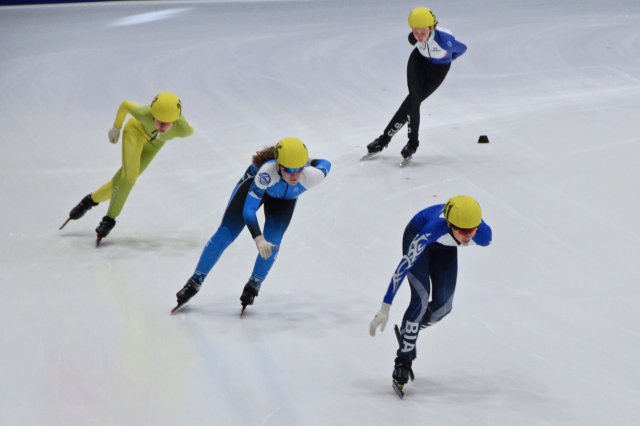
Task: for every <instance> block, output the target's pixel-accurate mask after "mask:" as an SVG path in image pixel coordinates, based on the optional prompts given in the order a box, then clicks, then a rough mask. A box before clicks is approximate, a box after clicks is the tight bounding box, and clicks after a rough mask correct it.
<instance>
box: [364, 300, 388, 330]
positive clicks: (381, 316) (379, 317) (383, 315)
mask: <svg viewBox="0 0 640 426" xmlns="http://www.w3.org/2000/svg"><path fill="white" fill-rule="evenodd" d="M389 308H391V305H390V304H388V303H384V302H383V303H382V306H380V312H378V313H377V314H376V315H375V316H374V317H373V319H372V320H371V322H370V323H369V334H370V335H372V336H375V335H376V328H378V326H380V332H383V331H384V328H385V326H386V325H387V321H389Z"/></svg>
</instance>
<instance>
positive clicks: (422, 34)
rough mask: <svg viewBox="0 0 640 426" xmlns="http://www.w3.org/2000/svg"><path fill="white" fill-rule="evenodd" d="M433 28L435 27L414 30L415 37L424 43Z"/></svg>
mask: <svg viewBox="0 0 640 426" xmlns="http://www.w3.org/2000/svg"><path fill="white" fill-rule="evenodd" d="M432 28H433V27H422V28H413V36H414V37H415V38H416V40H418V41H419V42H420V43H424V42H425V41H427V39H428V38H429V36H430V35H431V31H432Z"/></svg>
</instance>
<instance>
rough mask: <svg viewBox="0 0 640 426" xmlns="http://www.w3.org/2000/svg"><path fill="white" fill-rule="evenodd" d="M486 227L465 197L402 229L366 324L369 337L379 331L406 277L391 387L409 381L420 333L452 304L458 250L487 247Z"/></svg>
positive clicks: (424, 212) (399, 388)
mask: <svg viewBox="0 0 640 426" xmlns="http://www.w3.org/2000/svg"><path fill="white" fill-rule="evenodd" d="M490 243H491V228H490V227H489V225H487V224H486V223H485V222H484V221H483V220H482V211H481V209H480V205H479V204H478V203H477V202H476V200H474V199H473V198H472V197H470V196H468V195H458V196H455V197H452V198H450V199H449V200H448V201H447V202H446V203H445V204H438V205H435V206H431V207H428V208H426V209H424V210H422V211H420V212H418V213H417V214H416V215H415V216H414V217H413V218H412V219H411V221H410V222H409V224H408V225H407V227H406V229H405V231H404V235H403V238H402V252H403V256H402V259H401V260H400V263H399V264H398V267H397V268H396V270H395V272H394V273H393V276H392V278H391V282H390V284H389V287H388V288H387V292H386V294H385V296H384V299H383V302H382V306H381V308H380V311H379V312H378V313H377V314H376V315H375V316H374V318H373V320H371V323H370V324H369V334H371V336H374V335H375V333H376V329H377V328H378V327H380V331H383V330H384V328H385V326H386V324H387V321H388V319H389V309H390V308H391V303H392V302H393V298H394V297H395V295H396V292H397V291H398V289H399V288H400V284H402V281H403V280H404V278H405V277H406V276H408V281H409V285H410V289H411V301H410V302H409V306H408V307H407V309H406V311H405V313H404V317H403V318H402V326H401V327H400V329H399V330H398V336H397V337H398V344H399V347H398V351H397V352H396V359H395V366H394V370H393V380H394V385H395V386H394V387H395V388H396V391H397V392H399V395H400V396H402V394H401V392H402V387H403V386H404V385H405V384H406V383H407V381H408V380H409V378H411V379H413V371H412V369H411V364H412V361H413V359H414V358H415V356H416V341H417V339H418V332H419V331H420V329H422V328H425V327H428V326H430V325H432V324H435V323H436V322H438V321H440V320H441V319H442V318H444V317H445V316H446V315H447V314H448V313H449V312H451V308H452V306H453V296H454V293H455V289H456V278H457V275H458V247H461V246H468V245H480V246H488V245H489V244H490Z"/></svg>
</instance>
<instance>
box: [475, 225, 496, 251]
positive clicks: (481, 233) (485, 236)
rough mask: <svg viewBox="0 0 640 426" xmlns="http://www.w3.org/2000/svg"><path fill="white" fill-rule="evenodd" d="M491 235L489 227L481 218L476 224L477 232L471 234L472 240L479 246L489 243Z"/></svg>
mask: <svg viewBox="0 0 640 426" xmlns="http://www.w3.org/2000/svg"><path fill="white" fill-rule="evenodd" d="M491 237H492V232H491V228H490V227H489V225H487V224H486V223H485V222H484V220H483V221H482V222H481V223H480V226H478V232H476V235H474V236H473V242H474V243H476V244H477V245H479V246H483V247H486V246H488V245H489V244H491Z"/></svg>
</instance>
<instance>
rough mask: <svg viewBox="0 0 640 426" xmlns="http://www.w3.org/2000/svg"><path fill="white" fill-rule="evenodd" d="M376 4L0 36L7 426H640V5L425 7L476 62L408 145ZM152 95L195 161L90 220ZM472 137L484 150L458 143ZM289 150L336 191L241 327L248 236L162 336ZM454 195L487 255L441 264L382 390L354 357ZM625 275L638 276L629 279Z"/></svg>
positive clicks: (28, 25) (22, 20) (161, 160)
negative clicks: (441, 281) (263, 169)
mask: <svg viewBox="0 0 640 426" xmlns="http://www.w3.org/2000/svg"><path fill="white" fill-rule="evenodd" d="M420 4H421V3H420V2H416V1H395V0H394V1H389V0H350V1H345V0H343V1H283V2H278V1H259V2H233V1H230V2H220V1H216V2H203V1H200V2H186V1H185V2H169V1H166V2H138V3H127V2H113V3H100V4H76V5H57V6H22V7H3V8H0V53H1V55H0V131H1V133H0V134H1V136H0V137H1V144H0V147H1V155H0V173H1V174H0V176H1V179H0V191H1V196H2V210H1V211H2V218H1V220H0V250H1V257H0V262H1V266H2V271H1V275H0V277H1V293H0V315H1V318H2V319H1V323H2V324H1V327H0V330H1V331H0V358H1V359H2V362H1V363H0V378H1V382H0V383H1V384H0V423H2V424H3V425H94V424H95V425H133V424H135V425H174V424H189V425H205V424H206V425H417V424H420V425H423V424H424V425H454V426H455V425H525V424H526V425H608V424H616V425H637V424H640V405H638V400H639V399H640V314H639V312H638V305H639V303H640V283H639V281H640V273H639V272H638V262H639V260H638V259H639V256H638V253H637V252H636V251H635V250H636V249H637V246H638V239H639V238H640V223H639V221H640V199H639V198H640V197H639V193H640V191H639V190H638V188H637V186H638V182H640V126H639V123H640V115H639V113H640V31H639V30H638V29H639V28H640V2H638V1H637V0H610V1H609V2H606V3H603V2H602V1H595V0H560V1H551V0H535V1H533V0H532V1H525V0H521V1H505V0H487V1H472V0H449V1H444V0H432V1H430V2H428V4H426V5H428V6H430V7H432V8H433V9H434V10H435V12H436V13H437V15H438V18H439V20H440V24H441V25H442V26H443V27H446V28H449V29H450V30H452V31H453V32H454V34H455V35H456V36H457V37H458V38H459V39H460V40H461V41H463V42H465V43H466V44H467V45H468V46H469V50H468V52H467V54H466V55H464V56H463V57H462V58H460V60H458V61H456V62H455V63H454V64H453V67H452V69H451V72H450V73H449V75H448V77H447V79H446V81H445V82H444V84H443V85H442V86H441V87H440V89H439V90H438V91H437V92H436V93H435V94H434V95H433V96H432V97H430V98H429V99H428V100H427V101H426V102H425V103H424V104H423V106H422V128H421V129H420V140H421V145H420V149H419V151H418V153H417V154H416V155H415V157H414V161H413V163H412V164H410V165H409V166H408V167H406V168H404V169H400V168H399V167H398V163H399V160H400V155H399V152H400V149H401V148H402V145H403V144H404V142H405V140H406V133H405V131H404V130H403V131H401V132H400V133H399V134H398V135H397V137H396V138H395V139H394V140H393V141H392V144H391V145H390V147H389V149H387V150H385V151H384V153H383V154H382V155H381V156H380V157H379V158H377V159H373V160H371V161H369V162H359V161H358V160H359V158H360V156H361V155H362V154H363V153H364V152H365V145H366V144H367V143H368V142H370V141H372V140H373V139H374V138H375V137H376V136H377V135H378V134H379V133H380V132H381V131H382V129H383V128H384V126H385V125H386V124H387V122H388V120H389V119H390V117H391V116H392V114H393V113H394V112H395V110H396V108H397V107H398V106H399V105H400V103H401V101H402V99H403V98H404V96H405V95H406V80H405V69H406V61H407V58H408V55H409V53H410V51H411V46H409V44H408V43H407V41H406V37H407V34H408V32H409V29H408V27H407V24H406V17H407V14H408V11H409V10H410V9H411V8H412V7H414V6H417V5H420ZM159 91H174V92H176V93H178V94H179V96H180V97H181V98H182V102H183V105H184V114H185V116H186V117H187V118H188V120H189V121H190V122H191V123H192V124H193V126H194V128H195V129H196V133H195V135H194V136H193V137H191V138H187V139H178V140H173V141H171V142H169V143H167V145H166V146H165V148H164V149H163V150H162V151H161V152H160V154H159V155H158V156H157V157H156V159H155V160H154V162H153V163H152V164H151V166H150V167H149V169H148V170H147V171H146V172H145V173H144V174H143V175H142V176H141V178H140V179H139V181H138V182H137V184H136V186H135V188H134V190H133V191H132V193H131V196H130V198H129V200H128V202H127V204H126V206H125V208H124V210H123V213H122V215H121V216H120V217H118V223H117V225H116V227H115V228H114V230H113V232H112V234H111V235H109V237H108V238H107V239H105V240H104V243H103V246H101V247H100V248H98V249H96V248H95V246H94V240H95V232H94V229H95V227H96V225H97V224H98V222H99V220H100V218H101V216H102V215H104V214H105V212H106V206H104V205H100V206H99V207H97V208H94V209H93V210H92V211H90V212H89V213H88V214H87V215H86V216H85V217H84V218H82V219H81V220H79V221H75V222H71V223H70V224H68V225H67V227H66V228H65V229H64V230H62V231H58V226H59V225H60V224H61V223H62V221H63V220H64V219H65V218H66V217H67V215H68V212H69V210H70V209H71V208H72V207H73V206H74V205H75V204H76V203H77V202H78V201H79V200H80V199H81V198H82V197H83V196H84V195H86V194H87V193H89V192H91V191H93V190H95V189H97V188H98V186H100V185H101V184H102V183H104V182H106V181H107V180H109V179H110V178H111V176H112V175H113V173H115V171H116V170H117V169H118V167H119V164H120V155H121V152H120V149H121V148H120V147H121V145H120V144H118V145H117V146H114V145H111V144H110V143H109V142H108V140H107V131H108V130H109V129H110V128H111V125H112V123H113V119H114V116H115V112H116V109H117V107H118V106H119V104H120V103H121V102H122V101H123V100H125V99H131V100H133V101H135V102H138V103H140V104H145V103H148V102H150V101H151V99H152V98H153V96H154V95H155V94H156V92H159ZM481 134H486V135H488V136H489V139H490V143H489V144H487V145H481V144H478V143H476V141H477V139H478V136H479V135H481ZM285 136H297V137H299V138H301V139H303V140H304V141H305V142H306V143H307V145H308V147H309V149H310V151H311V155H312V156H314V157H322V158H327V159H330V160H331V161H332V162H333V170H332V172H331V174H330V175H329V177H328V179H327V180H326V181H325V182H324V183H323V184H322V185H321V186H319V187H317V188H315V189H313V190H311V191H310V192H308V193H307V194H305V195H303V196H302V197H301V199H300V201H299V203H298V207H297V210H296V212H295V215H294V218H293V221H292V224H291V226H290V228H289V230H288V232H287V234H286V236H285V240H284V242H283V246H282V251H281V253H280V255H279V258H278V261H277V262H276V264H275V266H274V268H273V270H272V272H271V274H270V275H269V277H268V279H267V281H266V282H265V284H264V286H263V289H262V292H261V294H260V296H259V298H258V299H257V300H256V304H255V305H254V306H252V307H250V308H249V311H248V313H247V315H246V316H245V317H243V318H240V316H239V312H240V304H239V301H238V297H239V295H240V292H241V290H242V287H243V285H244V283H245V282H246V280H247V278H248V277H249V274H250V271H251V267H252V264H253V261H254V258H255V255H256V249H255V247H254V245H253V242H252V241H251V239H250V237H249V234H248V233H247V232H244V233H243V234H242V235H241V236H240V237H239V238H238V240H237V241H236V242H235V244H234V245H232V246H231V247H230V248H229V249H228V251H227V252H226V253H224V255H223V257H222V259H221V261H220V262H219V263H218V265H217V266H216V267H215V268H214V270H213V271H212V273H211V274H210V275H209V277H208V279H207V281H206V282H205V285H204V287H203V288H202V290H201V292H200V293H199V294H198V295H197V296H196V297H195V298H194V299H192V301H191V302H190V304H189V305H188V307H187V308H186V309H185V310H184V311H183V312H181V313H180V314H179V315H175V316H171V315H169V310H170V309H171V307H172V306H173V304H174V301H175V292H176V291H177V290H178V289H180V288H181V287H182V285H183V284H184V283H185V282H186V280H187V279H188V278H189V276H190V275H191V273H192V272H193V268H194V267H195V264H196V262H197V260H198V257H199V255H200V253H201V250H202V248H203V245H204V243H205V242H206V241H207V240H208V239H209V237H210V236H211V234H212V233H213V232H214V231H215V229H216V228H217V226H218V224H219V221H220V219H221V216H222V213H223V211H224V208H225V204H226V202H227V199H228V196H229V194H230V191H231V189H232V187H233V185H234V184H235V182H236V181H237V180H238V179H239V178H240V177H241V175H242V172H243V171H244V169H245V167H246V166H247V165H248V164H249V161H250V157H251V155H252V153H253V152H254V151H256V150H257V149H259V148H261V147H263V146H266V145H270V144H273V143H274V142H276V141H277V140H278V139H280V138H282V137H285ZM460 193H463V194H471V195H473V196H475V197H476V198H477V199H478V200H479V202H480V203H481V205H482V207H483V210H484V216H485V220H486V221H487V222H488V223H489V224H490V225H491V226H492V228H493V236H494V240H493V244H492V245H491V246H490V247H488V248H478V247H472V248H468V249H463V250H460V251H459V263H460V271H459V276H458V288H457V293H456V298H455V301H454V309H453V311H452V313H451V314H450V315H449V316H448V317H446V318H445V319H444V320H443V321H442V322H441V323H439V324H437V325H436V326H434V327H432V328H431V329H428V330H426V331H425V332H423V333H422V334H421V336H420V339H419V347H418V359H417V360H416V361H415V363H414V372H415V374H416V380H415V381H414V382H412V383H410V384H409V385H407V387H406V388H405V389H406V392H407V394H406V396H405V399H404V400H399V399H398V398H397V397H396V395H395V394H394V393H393V391H392V389H391V384H390V383H391V371H392V364H393V359H394V356H395V350H396V343H395V338H394V335H393V331H392V329H391V328H392V325H393V324H394V323H398V322H400V321H401V318H402V314H403V313H404V309H405V307H406V304H407V302H408V294H409V289H408V285H407V284H406V283H405V284H404V285H403V287H402V288H401V289H400V292H399V294H398V296H397V297H396V300H395V303H394V305H393V307H392V310H391V318H390V321H389V325H388V326H387V329H386V330H385V331H384V332H383V333H382V334H379V335H377V336H376V337H375V338H372V337H370V336H369V334H368V324H369V320H370V319H371V318H372V317H373V315H374V314H375V312H376V311H377V310H378V308H379V306H380V302H381V299H382V296H383V294H384V292H385V289H386V287H387V284H388V280H389V278H390V276H391V273H392V272H393V270H394V268H395V266H396V265H397V262H398V261H399V259H400V256H401V247H400V246H401V236H402V231H403V229H404V227H405V225H406V223H407V222H408V220H409V219H410V218H411V216H412V215H413V214H414V213H416V212H417V211H418V210H420V209H422V208H424V207H426V206H429V205H432V204H435V203H441V202H444V201H445V200H446V199H447V198H448V197H449V196H452V195H456V194H460ZM634 253H635V254H634Z"/></svg>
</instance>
